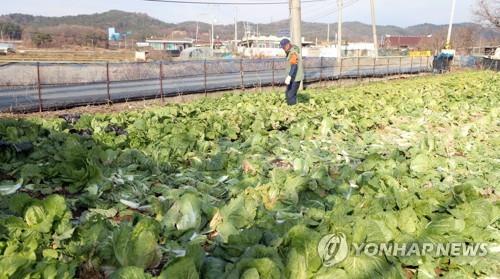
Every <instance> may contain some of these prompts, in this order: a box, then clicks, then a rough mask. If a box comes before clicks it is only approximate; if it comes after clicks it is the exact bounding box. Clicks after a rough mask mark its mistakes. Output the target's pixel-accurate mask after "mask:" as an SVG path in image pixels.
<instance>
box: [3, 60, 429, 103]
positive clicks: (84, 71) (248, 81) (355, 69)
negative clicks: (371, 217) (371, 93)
mask: <svg viewBox="0 0 500 279" xmlns="http://www.w3.org/2000/svg"><path fill="white" fill-rule="evenodd" d="M285 67H286V61H285V59H281V58H280V59H278V58H277V59H231V60H202V61H198V60H197V61H168V62H145V63H111V62H109V63H108V62H103V63H100V62H94V63H64V62H10V63H3V64H0V111H2V112H29V111H43V110H55V109H63V108H69V107H75V106H82V105H89V104H106V103H108V104H112V103H115V102H123V101H128V100H141V99H153V98H158V99H160V100H161V101H164V100H165V98H167V97H171V96H179V95H185V94H193V93H205V94H209V93H210V92H214V91H221V90H234V89H241V90H245V89H246V88H253V87H261V86H273V87H274V86H281V85H283V81H284V78H285V72H284V70H285ZM304 71H305V83H312V82H323V81H332V80H342V79H358V78H371V77H373V78H380V77H386V76H390V75H401V74H417V73H421V72H430V71H432V57H379V58H372V57H348V58H342V59H341V60H340V61H339V62H338V61H337V59H336V58H304Z"/></svg>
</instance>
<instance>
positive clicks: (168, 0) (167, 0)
mask: <svg viewBox="0 0 500 279" xmlns="http://www.w3.org/2000/svg"><path fill="white" fill-rule="evenodd" d="M144 1H148V2H162V3H175V4H190V5H285V4H286V5H288V4H289V2H288V1H270V2H258V1H255V0H254V2H208V1H207V2H205V1H184V0H144ZM325 1H328V0H304V1H302V3H314V2H325Z"/></svg>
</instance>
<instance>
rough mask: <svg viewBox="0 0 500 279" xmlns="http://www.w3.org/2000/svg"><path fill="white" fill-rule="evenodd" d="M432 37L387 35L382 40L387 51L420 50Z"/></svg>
mask: <svg viewBox="0 0 500 279" xmlns="http://www.w3.org/2000/svg"><path fill="white" fill-rule="evenodd" d="M430 38H432V35H428V36H392V35H385V36H384V38H383V39H382V47H383V48H387V49H409V50H414V49H419V47H420V46H421V45H422V44H423V43H425V42H426V41H428V40H430Z"/></svg>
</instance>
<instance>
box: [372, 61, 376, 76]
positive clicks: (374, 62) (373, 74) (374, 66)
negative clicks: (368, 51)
mask: <svg viewBox="0 0 500 279" xmlns="http://www.w3.org/2000/svg"><path fill="white" fill-rule="evenodd" d="M376 67H377V58H375V57H374V58H373V69H372V77H373V78H375V68H376Z"/></svg>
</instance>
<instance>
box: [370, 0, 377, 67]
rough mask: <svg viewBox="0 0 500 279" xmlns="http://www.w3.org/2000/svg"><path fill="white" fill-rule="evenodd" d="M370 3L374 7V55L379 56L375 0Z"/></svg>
mask: <svg viewBox="0 0 500 279" xmlns="http://www.w3.org/2000/svg"><path fill="white" fill-rule="evenodd" d="M370 4H371V7H372V31H373V47H374V52H375V53H374V55H373V57H375V58H377V57H378V42H377V20H376V18H375V0H370Z"/></svg>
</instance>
